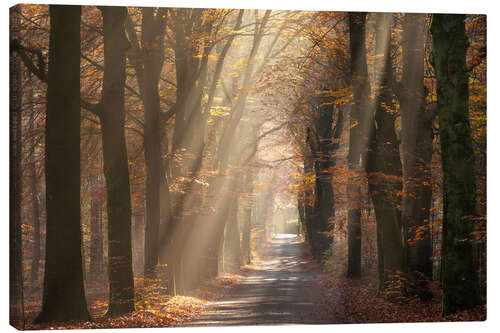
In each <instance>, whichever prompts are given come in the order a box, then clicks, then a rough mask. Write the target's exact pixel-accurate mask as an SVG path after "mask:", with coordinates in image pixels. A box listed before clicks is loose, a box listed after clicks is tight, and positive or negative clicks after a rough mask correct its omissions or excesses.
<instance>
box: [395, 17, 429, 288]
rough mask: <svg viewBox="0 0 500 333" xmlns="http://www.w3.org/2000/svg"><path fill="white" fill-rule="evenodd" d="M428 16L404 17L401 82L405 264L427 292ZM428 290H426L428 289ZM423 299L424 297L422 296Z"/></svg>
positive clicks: (413, 277)
mask: <svg viewBox="0 0 500 333" xmlns="http://www.w3.org/2000/svg"><path fill="white" fill-rule="evenodd" d="M425 17H426V15H425V14H405V18H404V28H403V77H402V80H401V88H402V92H401V96H400V113H401V127H402V129H401V146H402V160H403V198H402V223H403V228H404V233H405V236H406V239H405V241H406V261H407V265H408V273H409V274H410V276H412V280H413V279H416V280H418V281H417V283H418V284H419V285H420V286H419V287H422V288H425V284H426V283H425V281H424V280H422V278H424V279H431V278H432V260H431V257H432V246H431V237H430V222H429V217H430V216H429V213H430V208H431V199H432V188H431V158H432V151H433V146H432V139H433V138H432V136H433V135H432V122H433V118H434V117H433V112H432V111H431V110H426V106H425V95H426V91H425V86H424V57H425V40H426V30H425ZM425 289H426V288H425ZM421 296H423V294H422V295H421Z"/></svg>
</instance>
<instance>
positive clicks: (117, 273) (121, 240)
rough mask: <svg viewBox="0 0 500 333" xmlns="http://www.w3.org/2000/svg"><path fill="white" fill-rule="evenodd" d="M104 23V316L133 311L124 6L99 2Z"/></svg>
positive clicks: (102, 124)
mask: <svg viewBox="0 0 500 333" xmlns="http://www.w3.org/2000/svg"><path fill="white" fill-rule="evenodd" d="M100 10H101V12H102V16H103V26H104V78H103V90H102V113H101V126H102V146H103V159H104V176H105V177H106V190H107V211H108V239H109V242H108V266H109V270H108V271H109V293H110V303H109V308H108V312H107V315H108V316H114V315H121V314H124V313H128V312H132V311H134V307H135V306H134V278H133V272H132V237H131V228H132V216H131V215H132V209H131V199H130V180H129V170H128V158H127V146H126V141H125V96H124V92H125V77H126V74H125V52H126V50H127V49H128V48H129V45H130V44H129V42H128V39H127V37H126V35H125V30H124V23H125V19H126V17H127V9H126V8H125V7H100Z"/></svg>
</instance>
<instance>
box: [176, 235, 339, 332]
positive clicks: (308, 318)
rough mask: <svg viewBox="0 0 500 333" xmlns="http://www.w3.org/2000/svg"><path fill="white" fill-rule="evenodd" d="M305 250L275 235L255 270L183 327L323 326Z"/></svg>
mask: <svg viewBox="0 0 500 333" xmlns="http://www.w3.org/2000/svg"><path fill="white" fill-rule="evenodd" d="M316 272H317V269H316V268H315V265H314V264H312V263H311V260H310V258H309V257H308V256H307V251H306V248H305V244H304V243H303V242H302V241H300V240H299V239H298V238H297V237H295V236H294V235H286V234H285V235H284V234H282V235H277V236H276V238H274V239H273V241H272V242H271V243H270V244H268V248H267V251H266V255H265V257H264V258H263V260H262V262H261V263H259V265H258V266H257V267H256V268H253V269H251V270H248V271H247V274H245V277H244V278H243V279H242V280H241V281H240V282H239V283H237V284H236V285H235V286H234V287H233V288H232V289H231V290H230V292H229V293H228V294H227V295H226V296H225V297H224V298H223V299H221V300H220V301H218V302H214V303H213V304H211V305H210V306H209V307H208V309H207V310H206V311H204V312H203V313H202V314H201V316H200V317H198V318H194V319H193V320H191V321H188V322H184V323H183V324H182V326H227V325H269V324H327V323H335V322H341V320H338V319H336V318H328V315H327V314H326V312H325V311H323V310H324V309H322V306H321V304H322V302H321V291H320V288H319V286H318V282H319V278H318V273H316Z"/></svg>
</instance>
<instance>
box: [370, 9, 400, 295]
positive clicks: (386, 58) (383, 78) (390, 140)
mask: <svg viewBox="0 0 500 333" xmlns="http://www.w3.org/2000/svg"><path fill="white" fill-rule="evenodd" d="M391 21H392V14H382V13H381V14H377V23H376V46H375V53H376V54H375V56H376V59H377V61H376V81H377V86H378V92H377V98H376V105H375V107H376V110H375V116H374V118H373V121H370V125H369V126H370V127H371V131H370V134H369V143H368V152H367V162H366V171H367V173H368V185H369V192H370V196H371V198H372V201H373V205H374V208H375V216H376V221H377V244H378V246H377V247H378V257H379V266H378V267H379V272H378V273H379V281H378V282H379V286H378V287H379V290H381V289H385V287H386V283H387V282H389V277H390V275H391V274H396V273H397V274H400V273H402V272H404V271H405V269H404V265H405V260H404V247H403V245H404V244H403V235H402V230H401V211H400V210H399V209H398V206H399V204H400V200H399V198H398V193H399V192H400V191H401V189H402V184H401V176H402V167H401V160H400V155H399V141H398V139H397V136H396V131H395V127H394V115H393V112H392V108H393V107H394V106H393V102H392V100H393V95H392V91H391V88H390V81H389V80H390V74H391V72H392V64H391V57H390V45H391Z"/></svg>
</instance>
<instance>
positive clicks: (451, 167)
mask: <svg viewBox="0 0 500 333" xmlns="http://www.w3.org/2000/svg"><path fill="white" fill-rule="evenodd" d="M464 20H465V15H444V14H442V15H433V18H432V25H431V33H432V38H433V41H434V50H433V59H434V60H433V61H434V69H435V71H436V82H437V104H438V117H439V136H440V142H441V160H442V170H443V209H444V212H443V243H442V254H441V255H442V259H441V269H442V271H441V283H442V288H443V304H442V306H443V307H442V315H443V316H445V315H449V314H452V313H455V312H456V311H459V310H463V309H468V308H471V307H473V306H475V305H477V304H479V303H480V301H481V300H480V296H479V289H478V278H477V271H476V269H477V268H476V267H477V265H476V261H475V258H474V243H473V237H472V236H471V232H472V231H473V230H474V228H473V223H474V222H473V216H474V214H475V184H474V152H473V148H472V138H471V131H470V125H469V112H468V100H469V91H468V84H469V82H468V80H469V74H468V71H467V67H466V52H467V47H468V40H467V36H466V34H465V22H464Z"/></svg>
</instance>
